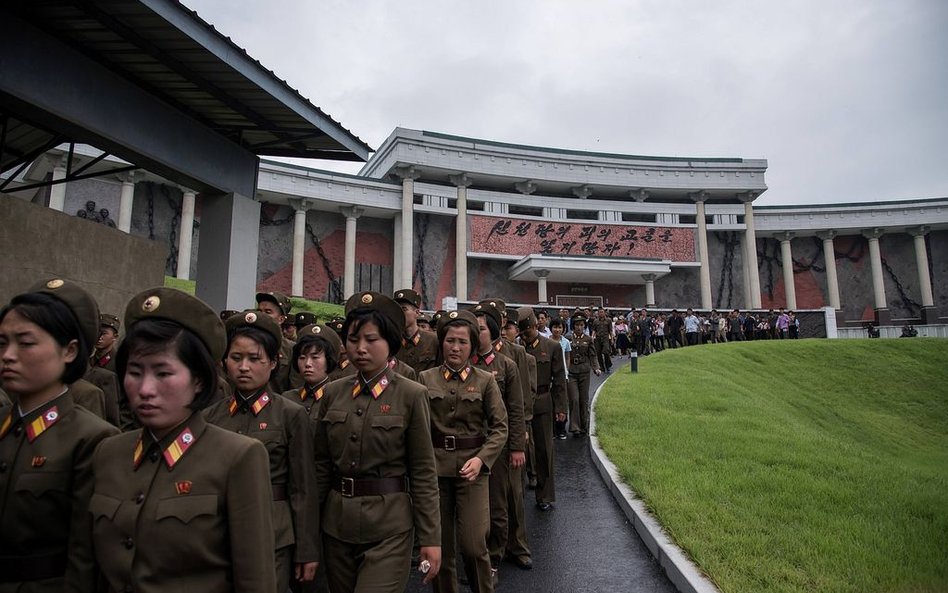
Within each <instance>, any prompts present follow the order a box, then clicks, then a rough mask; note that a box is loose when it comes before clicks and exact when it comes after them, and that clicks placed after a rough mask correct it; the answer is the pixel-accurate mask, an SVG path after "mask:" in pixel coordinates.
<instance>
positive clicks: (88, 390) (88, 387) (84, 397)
mask: <svg viewBox="0 0 948 593" xmlns="http://www.w3.org/2000/svg"><path fill="white" fill-rule="evenodd" d="M69 393H70V394H71V396H72V400H73V401H74V402H75V403H76V404H78V405H80V406H82V407H83V408H85V409H87V410H89V411H90V412H92V413H93V414H95V415H96V416H98V417H99V418H102V419H103V420H106V421H108V420H107V418H106V416H107V414H106V413H105V393H103V392H102V390H101V389H99V388H98V387H96V386H95V385H93V384H92V383H90V382H88V381H86V380H85V379H79V380H78V381H76V382H75V383H73V384H72V385H70V386H69Z"/></svg>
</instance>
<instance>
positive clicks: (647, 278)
mask: <svg viewBox="0 0 948 593" xmlns="http://www.w3.org/2000/svg"><path fill="white" fill-rule="evenodd" d="M657 278H658V274H642V280H645V281H646V282H655V280H656V279H657Z"/></svg>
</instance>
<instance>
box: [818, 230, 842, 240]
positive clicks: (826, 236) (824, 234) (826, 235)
mask: <svg viewBox="0 0 948 593" xmlns="http://www.w3.org/2000/svg"><path fill="white" fill-rule="evenodd" d="M816 236H817V237H818V238H819V239H822V240H823V241H832V240H833V239H835V238H836V237H837V236H839V233H838V232H837V231H834V230H833V229H828V230H825V231H816Z"/></svg>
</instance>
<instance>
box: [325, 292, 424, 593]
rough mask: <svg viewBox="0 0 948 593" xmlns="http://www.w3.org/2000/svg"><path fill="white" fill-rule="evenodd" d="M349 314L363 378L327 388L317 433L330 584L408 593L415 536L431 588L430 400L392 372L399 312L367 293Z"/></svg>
mask: <svg viewBox="0 0 948 593" xmlns="http://www.w3.org/2000/svg"><path fill="white" fill-rule="evenodd" d="M346 309H347V311H348V313H347V315H346V322H345V326H344V330H345V331H344V333H345V335H346V339H345V341H344V344H345V348H346V350H347V351H348V358H349V360H350V361H352V364H353V365H354V366H355V367H356V368H357V369H358V373H357V374H356V375H355V376H354V377H353V378H352V379H351V380H350V379H346V380H338V381H333V382H332V383H330V385H329V387H328V388H327V390H326V395H325V396H324V398H325V399H326V402H325V403H324V404H323V407H322V409H321V411H320V416H319V418H318V425H317V427H316V477H317V484H318V494H319V501H320V503H321V504H322V513H321V516H322V519H323V520H322V524H321V528H322V529H321V530H322V535H323V557H324V563H325V566H326V576H327V580H328V582H329V589H330V591H331V592H332V593H344V592H350V591H373V592H375V593H386V592H390V593H402V592H403V591H404V590H405V585H406V583H407V582H408V571H409V570H410V568H411V552H412V533H413V532H414V534H415V537H416V538H417V539H418V542H419V544H420V547H421V549H420V560H421V563H420V566H419V568H420V569H422V570H423V569H425V568H427V574H426V575H425V577H424V582H425V583H429V582H431V581H432V580H433V579H434V578H435V577H436V576H437V574H438V571H439V569H440V566H441V521H440V512H439V505H438V473H437V467H436V465H435V458H434V451H433V449H432V444H431V418H430V414H429V408H428V393H427V389H425V387H424V386H422V385H419V384H418V383H415V382H414V381H409V380H408V379H405V378H404V377H402V376H400V375H398V374H397V373H395V372H394V371H392V369H391V368H389V366H388V361H389V359H390V358H391V357H392V356H394V355H396V354H397V353H398V350H399V348H401V339H402V327H403V326H404V323H405V319H404V314H403V313H402V310H401V307H399V306H398V304H397V303H395V301H393V300H392V299H390V298H388V297H386V296H384V295H381V294H378V293H374V292H362V293H356V294H355V295H353V296H352V297H351V298H350V299H349V302H347V303H346Z"/></svg>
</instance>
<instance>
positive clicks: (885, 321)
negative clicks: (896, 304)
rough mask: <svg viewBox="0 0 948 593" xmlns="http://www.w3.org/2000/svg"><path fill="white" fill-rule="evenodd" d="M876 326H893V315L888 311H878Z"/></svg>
mask: <svg viewBox="0 0 948 593" xmlns="http://www.w3.org/2000/svg"><path fill="white" fill-rule="evenodd" d="M876 325H892V313H891V312H890V311H889V310H888V309H876Z"/></svg>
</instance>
